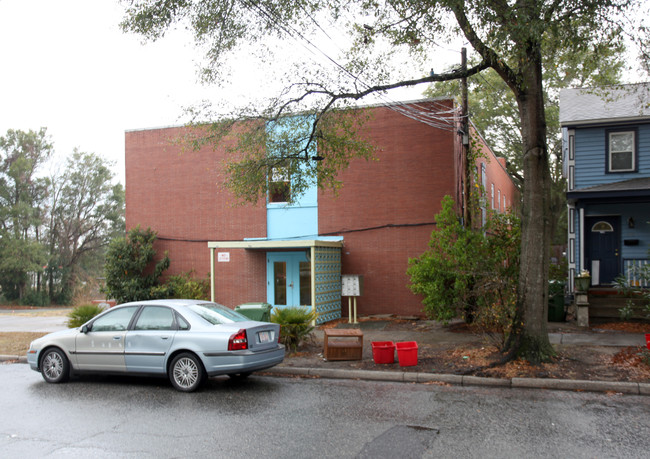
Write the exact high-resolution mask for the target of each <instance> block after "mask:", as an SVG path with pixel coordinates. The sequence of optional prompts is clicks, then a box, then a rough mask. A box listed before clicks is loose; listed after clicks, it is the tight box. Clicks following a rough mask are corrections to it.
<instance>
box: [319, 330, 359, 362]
mask: <svg viewBox="0 0 650 459" xmlns="http://www.w3.org/2000/svg"><path fill="white" fill-rule="evenodd" d="M332 338H334V339H332ZM323 355H324V357H325V359H326V360H361V359H362V358H363V332H361V330H357V329H343V330H336V329H326V330H325V331H324V336H323Z"/></svg>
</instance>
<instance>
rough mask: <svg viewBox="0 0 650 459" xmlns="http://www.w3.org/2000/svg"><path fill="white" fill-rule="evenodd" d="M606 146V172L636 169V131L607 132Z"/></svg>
mask: <svg viewBox="0 0 650 459" xmlns="http://www.w3.org/2000/svg"><path fill="white" fill-rule="evenodd" d="M607 148H608V154H607V162H608V167H607V171H608V172H633V171H635V170H636V131H610V132H608V133H607Z"/></svg>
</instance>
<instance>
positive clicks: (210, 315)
mask: <svg viewBox="0 0 650 459" xmlns="http://www.w3.org/2000/svg"><path fill="white" fill-rule="evenodd" d="M188 307H189V309H191V310H192V311H194V312H195V313H197V314H198V315H199V316H201V317H203V318H204V319H205V320H207V321H208V322H209V323H211V324H212V325H218V324H230V323H233V322H245V321H247V320H250V319H249V318H248V317H245V316H243V315H241V314H239V313H238V312H235V311H233V310H232V309H229V308H227V307H225V306H221V305H220V304H216V303H206V304H195V305H192V306H188Z"/></svg>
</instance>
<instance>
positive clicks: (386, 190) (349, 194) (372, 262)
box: [318, 102, 458, 315]
mask: <svg viewBox="0 0 650 459" xmlns="http://www.w3.org/2000/svg"><path fill="white" fill-rule="evenodd" d="M447 104H449V102H447ZM366 129H367V130H366V132H367V135H368V136H369V137H370V138H372V139H373V142H374V143H375V144H376V145H377V146H379V147H380V151H378V152H377V154H376V159H377V160H376V161H365V160H355V161H353V162H352V163H351V164H350V167H349V168H348V169H347V170H345V171H343V172H341V174H340V176H339V178H340V179H341V181H342V182H343V187H342V188H341V190H340V192H339V196H338V197H333V196H332V195H331V193H323V192H321V193H320V195H319V198H318V210H319V215H318V221H319V234H330V233H333V234H339V235H342V236H343V237H344V244H345V247H344V249H343V266H342V271H343V274H360V275H363V276H364V290H365V291H364V295H363V296H362V297H361V298H359V299H358V310H359V313H360V314H379V313H381V314H387V313H390V314H398V315H422V312H421V311H422V307H423V306H422V302H421V298H419V297H416V296H414V295H413V293H411V291H410V290H409V289H408V286H407V285H408V281H409V279H408V276H407V275H406V269H407V267H408V259H409V257H416V256H418V255H420V254H421V253H422V252H423V251H425V250H426V248H427V243H428V241H429V238H430V235H431V231H432V230H433V229H434V228H435V226H434V225H433V224H432V223H433V222H434V216H435V214H436V213H438V211H439V210H440V201H441V199H442V198H443V196H444V195H446V194H449V195H452V196H454V195H455V192H456V180H457V172H456V171H457V170H458V164H457V161H456V159H455V156H456V155H455V153H454V152H455V148H454V141H455V139H456V138H457V136H456V135H455V132H453V131H448V130H441V129H437V128H434V127H431V126H427V125H426V124H423V123H422V122H419V121H416V120H413V119H410V118H408V117H405V116H403V115H402V114H400V113H397V112H395V111H393V110H390V109H389V108H387V107H379V108H377V109H376V110H375V114H374V116H373V118H372V121H370V122H369V124H368V125H367V126H366ZM387 225H389V226H388V227H385V226H387ZM378 227H379V228H378ZM357 230H360V231H357ZM346 301H347V300H344V306H345V305H346V304H347V303H346ZM343 309H344V315H347V307H344V308H343Z"/></svg>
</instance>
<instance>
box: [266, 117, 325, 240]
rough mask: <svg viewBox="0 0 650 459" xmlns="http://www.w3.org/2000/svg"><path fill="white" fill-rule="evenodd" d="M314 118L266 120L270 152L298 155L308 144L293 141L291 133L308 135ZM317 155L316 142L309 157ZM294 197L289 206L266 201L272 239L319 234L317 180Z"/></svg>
mask: <svg viewBox="0 0 650 459" xmlns="http://www.w3.org/2000/svg"><path fill="white" fill-rule="evenodd" d="M312 121H313V117H305V116H294V117H287V118H283V119H282V120H279V121H276V122H273V123H271V122H269V123H267V132H268V133H269V142H270V144H269V145H268V146H267V148H268V150H269V151H268V154H269V155H273V154H274V152H275V151H281V152H283V153H286V154H295V155H297V154H298V153H299V150H300V148H304V146H305V144H304V143H303V144H300V143H295V142H293V141H292V140H291V138H292V135H291V133H294V132H295V130H300V132H302V131H305V132H304V135H302V137H303V138H307V137H308V133H309V132H310V131H311V123H312ZM294 150H295V151H294ZM315 154H316V148H315V145H314V146H313V147H312V151H310V152H309V154H308V156H313V155H315ZM294 164H295V163H294ZM310 166H313V164H311V163H310V162H308V161H300V162H299V165H298V167H299V169H300V170H302V171H306V170H307V169H306V168H307V167H310ZM294 198H295V201H294V202H293V203H292V204H290V205H289V204H287V203H273V202H267V206H266V208H267V213H266V223H267V237H268V238H269V239H282V238H295V237H308V236H316V235H317V234H318V187H317V185H316V182H315V180H314V181H313V182H311V183H309V186H308V188H307V189H306V190H305V191H304V193H303V194H301V195H300V196H294Z"/></svg>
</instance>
